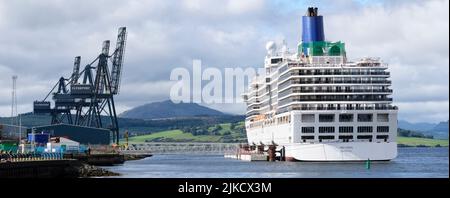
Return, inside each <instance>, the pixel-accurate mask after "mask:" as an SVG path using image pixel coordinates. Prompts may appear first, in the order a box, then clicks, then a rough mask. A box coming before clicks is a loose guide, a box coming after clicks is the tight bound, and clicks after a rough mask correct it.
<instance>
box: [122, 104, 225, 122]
mask: <svg viewBox="0 0 450 198" xmlns="http://www.w3.org/2000/svg"><path fill="white" fill-rule="evenodd" d="M219 115H225V114H224V113H222V112H220V111H217V110H214V109H211V108H208V107H205V106H201V105H199V104H197V103H182V102H180V103H174V102H172V101H171V100H164V101H160V102H152V103H148V104H144V105H141V106H138V107H135V108H133V109H130V110H128V111H125V112H123V113H122V114H120V117H123V118H136V119H147V120H148V119H161V118H176V117H192V116H219Z"/></svg>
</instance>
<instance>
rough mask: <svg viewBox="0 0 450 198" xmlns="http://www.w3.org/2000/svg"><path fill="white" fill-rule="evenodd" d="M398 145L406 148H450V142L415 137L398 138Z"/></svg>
mask: <svg viewBox="0 0 450 198" xmlns="http://www.w3.org/2000/svg"><path fill="white" fill-rule="evenodd" d="M397 139H398V141H397V143H398V144H403V145H406V146H436V145H440V146H448V140H438V139H427V138H415V137H398V138H397Z"/></svg>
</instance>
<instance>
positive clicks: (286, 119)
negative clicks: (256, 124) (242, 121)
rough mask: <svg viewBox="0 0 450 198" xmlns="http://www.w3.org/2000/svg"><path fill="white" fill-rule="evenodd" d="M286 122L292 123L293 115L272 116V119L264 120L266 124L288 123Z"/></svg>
mask: <svg viewBox="0 0 450 198" xmlns="http://www.w3.org/2000/svg"><path fill="white" fill-rule="evenodd" d="M275 121H276V122H275ZM286 123H291V116H281V117H279V118H276V119H275V118H272V119H269V120H266V121H264V125H273V124H286ZM251 126H252V125H251Z"/></svg>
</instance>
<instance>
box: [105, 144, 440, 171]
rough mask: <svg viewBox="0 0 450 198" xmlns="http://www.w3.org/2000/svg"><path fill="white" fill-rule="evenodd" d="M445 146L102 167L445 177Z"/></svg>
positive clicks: (188, 158) (156, 159)
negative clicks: (369, 156)
mask: <svg viewBox="0 0 450 198" xmlns="http://www.w3.org/2000/svg"><path fill="white" fill-rule="evenodd" d="M448 151H449V150H448V147H442V148H399V150H398V157H397V158H396V159H394V160H393V161H390V162H372V164H371V169H369V170H368V169H366V166H365V163H364V162H347V163H318V162H246V161H240V160H235V159H227V158H224V157H223V156H214V155H213V156H211V155H204V156H201V155H155V156H153V157H149V158H146V159H142V160H138V161H128V162H125V164H123V165H118V166H113V167H104V168H107V169H109V170H111V171H114V172H117V173H121V174H122V176H120V177H127V178H154V177H156V178H195V177H201V178H204V177H206V178H228V177H230V178H248V177H250V178H286V177H293V178H303V177H306V178H311V177H338V178H341V177H370V178H372V177H406V178H410V177H427V178H434V177H447V178H448V177H449V159H448Z"/></svg>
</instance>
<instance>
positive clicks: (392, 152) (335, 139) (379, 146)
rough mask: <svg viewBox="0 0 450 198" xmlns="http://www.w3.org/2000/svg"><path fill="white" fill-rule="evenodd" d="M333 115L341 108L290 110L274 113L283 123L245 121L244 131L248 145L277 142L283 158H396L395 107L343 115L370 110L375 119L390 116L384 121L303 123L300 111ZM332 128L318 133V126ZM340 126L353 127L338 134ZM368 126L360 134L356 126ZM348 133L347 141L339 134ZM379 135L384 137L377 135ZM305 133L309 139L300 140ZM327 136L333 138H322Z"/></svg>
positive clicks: (332, 159) (347, 159)
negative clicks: (382, 128)
mask: <svg viewBox="0 0 450 198" xmlns="http://www.w3.org/2000/svg"><path fill="white" fill-rule="evenodd" d="M324 113H326V114H334V115H335V117H339V115H340V114H341V113H343V112H341V111H305V112H301V111H292V112H288V113H284V114H280V115H277V116H275V118H274V120H277V121H278V120H279V118H282V117H283V118H287V119H284V120H287V121H285V122H280V123H277V122H275V123H274V124H270V123H269V124H267V125H266V124H265V123H267V121H262V124H260V125H256V126H255V127H251V126H252V125H255V123H258V121H256V122H255V121H248V120H247V121H246V126H247V127H246V132H247V139H248V144H249V145H266V146H267V145H277V150H279V149H281V148H282V147H284V148H285V157H286V158H287V159H288V160H297V161H366V160H368V159H369V160H374V161H378V160H379V161H386V160H392V159H394V158H395V157H397V141H396V140H397V137H396V132H397V111H395V110H359V111H357V110H355V111H351V112H349V111H347V112H345V113H346V114H353V115H354V116H355V117H357V115H358V114H361V113H365V114H367V113H371V114H373V115H374V120H378V119H379V118H378V115H381V114H382V115H389V116H388V118H387V119H388V121H386V122H358V121H357V120H354V121H353V122H339V121H338V120H337V119H336V120H335V122H328V123H323V122H320V121H319V120H317V119H315V121H311V122H302V121H301V120H302V118H301V117H302V115H303V114H309V115H312V114H314V117H316V118H318V117H319V115H320V114H324ZM259 123H261V121H259ZM323 126H326V127H332V128H334V132H333V133H320V131H319V130H318V129H319V128H320V127H323ZM340 126H350V127H351V128H353V132H351V133H340V131H339V130H340V129H339V127H340ZM360 126H370V128H372V129H373V131H372V132H369V133H367V132H365V133H359V132H358V130H357V129H358V127H360ZM377 126H387V127H388V128H389V131H388V132H378V131H377ZM305 127H306V128H308V127H309V128H315V132H313V133H304V132H302V128H305ZM343 135H344V136H347V137H349V138H348V141H344V140H343V139H341V138H340V137H341V136H343ZM380 135H382V136H385V137H386V138H378V137H379V136H380ZM305 136H308V137H310V139H303V137H305ZM322 136H327V137H330V136H331V138H332V139H322V140H321V137H322ZM360 136H370V138H369V139H360Z"/></svg>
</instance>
